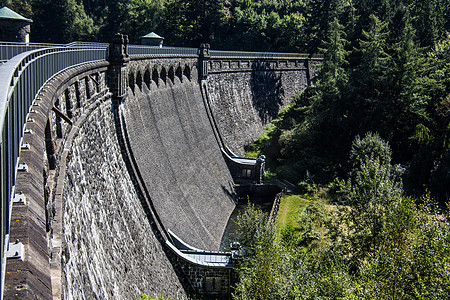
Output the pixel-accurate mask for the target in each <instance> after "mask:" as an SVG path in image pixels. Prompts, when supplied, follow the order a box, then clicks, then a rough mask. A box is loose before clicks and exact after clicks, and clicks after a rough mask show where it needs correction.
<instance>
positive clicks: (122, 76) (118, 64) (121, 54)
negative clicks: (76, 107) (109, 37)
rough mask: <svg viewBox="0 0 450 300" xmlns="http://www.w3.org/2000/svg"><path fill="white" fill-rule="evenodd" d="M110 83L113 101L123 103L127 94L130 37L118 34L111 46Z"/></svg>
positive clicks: (109, 59)
mask: <svg viewBox="0 0 450 300" xmlns="http://www.w3.org/2000/svg"><path fill="white" fill-rule="evenodd" d="M108 61H109V63H110V65H109V67H108V82H109V90H110V91H111V93H112V94H113V101H114V102H115V103H116V104H117V103H121V102H122V101H123V99H124V98H125V96H126V93H127V79H128V76H127V65H128V62H129V61H130V56H129V55H128V36H127V35H123V34H120V33H118V34H116V36H115V37H114V40H113V42H112V43H111V44H109V55H108Z"/></svg>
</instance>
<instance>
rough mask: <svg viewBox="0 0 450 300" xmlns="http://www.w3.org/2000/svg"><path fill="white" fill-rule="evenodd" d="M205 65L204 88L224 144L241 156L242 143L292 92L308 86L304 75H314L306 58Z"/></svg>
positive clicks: (259, 130) (259, 129) (260, 128)
mask: <svg viewBox="0 0 450 300" xmlns="http://www.w3.org/2000/svg"><path fill="white" fill-rule="evenodd" d="M314 64H315V62H313V63H312V65H314ZM209 68H210V71H209V74H208V79H207V83H208V84H207V86H208V88H207V91H208V99H209V101H210V105H211V109H212V111H213V114H214V117H215V119H216V122H217V123H218V125H219V128H220V130H221V134H222V136H223V138H224V140H225V144H226V145H227V146H228V147H229V148H230V149H231V150H232V151H233V152H234V153H235V154H237V155H241V156H242V155H243V154H244V153H245V150H244V149H245V146H247V145H249V144H250V143H252V142H253V141H255V139H256V138H257V137H258V136H259V135H260V134H261V133H262V132H263V130H264V128H265V126H266V125H267V124H268V123H269V122H270V121H271V120H273V119H274V118H275V117H276V116H277V115H278V113H279V112H280V111H281V110H282V109H283V108H284V107H286V105H287V104H288V103H289V102H290V101H291V100H292V98H293V96H294V95H295V94H296V92H297V91H301V90H303V89H304V88H305V87H306V86H307V85H308V81H309V78H308V76H309V75H312V76H313V75H314V74H310V73H313V72H312V71H311V70H308V64H307V62H306V59H298V60H292V61H289V60H283V61H276V60H274V61H271V60H269V61H245V60H243V61H233V60H230V61H227V60H225V61H220V60H214V59H212V60H211V62H210V65H209ZM234 68H235V69H234ZM310 71H311V72H310Z"/></svg>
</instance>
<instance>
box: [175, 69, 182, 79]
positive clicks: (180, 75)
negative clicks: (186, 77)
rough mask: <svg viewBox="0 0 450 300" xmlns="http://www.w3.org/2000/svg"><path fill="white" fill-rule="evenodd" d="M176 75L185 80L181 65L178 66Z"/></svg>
mask: <svg viewBox="0 0 450 300" xmlns="http://www.w3.org/2000/svg"><path fill="white" fill-rule="evenodd" d="M175 75H176V76H177V77H178V78H179V79H180V81H181V82H183V71H182V70H181V67H180V66H178V68H177V71H176V72H175Z"/></svg>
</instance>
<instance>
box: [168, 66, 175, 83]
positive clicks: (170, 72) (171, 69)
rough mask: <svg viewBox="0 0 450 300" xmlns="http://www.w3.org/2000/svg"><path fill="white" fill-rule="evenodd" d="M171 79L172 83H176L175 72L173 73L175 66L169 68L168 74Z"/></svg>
mask: <svg viewBox="0 0 450 300" xmlns="http://www.w3.org/2000/svg"><path fill="white" fill-rule="evenodd" d="M168 77H169V79H170V80H171V81H172V83H174V80H175V72H174V71H173V66H171V67H170V68H169V74H168Z"/></svg>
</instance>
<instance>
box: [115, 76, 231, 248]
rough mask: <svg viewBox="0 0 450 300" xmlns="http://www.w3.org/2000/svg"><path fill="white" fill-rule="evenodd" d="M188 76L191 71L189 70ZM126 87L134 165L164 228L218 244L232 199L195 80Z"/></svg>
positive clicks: (198, 243)
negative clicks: (140, 87) (135, 164)
mask: <svg viewBox="0 0 450 300" xmlns="http://www.w3.org/2000/svg"><path fill="white" fill-rule="evenodd" d="M193 77H194V78H195V77H196V76H193ZM182 79H183V82H180V80H179V78H178V77H175V78H174V83H172V81H171V80H170V79H169V78H167V80H166V82H164V81H162V80H161V79H159V82H158V85H159V86H157V85H156V83H155V82H154V81H151V83H150V89H148V87H147V85H145V84H144V85H142V89H143V90H142V91H141V90H140V89H139V87H138V86H137V85H135V87H134V92H135V93H134V94H133V92H132V90H131V89H130V88H129V89H128V96H127V99H126V100H125V102H124V104H123V107H122V111H123V115H124V116H125V123H126V128H127V135H128V137H129V140H130V144H131V150H132V154H133V155H134V157H135V159H136V162H137V165H138V166H139V171H140V173H141V175H142V177H143V178H144V181H145V185H146V187H147V189H148V191H149V194H150V197H151V199H152V202H153V204H154V206H155V209H156V211H157V213H158V214H159V217H160V219H161V220H162V223H163V224H164V226H165V228H166V229H170V230H172V231H173V232H174V233H175V234H176V235H178V236H179V237H180V238H182V239H183V240H184V241H185V242H187V243H188V244H191V245H193V246H195V247H196V248H200V249H205V250H218V248H219V245H220V240H221V237H222V234H223V231H224V230H225V226H226V224H227V221H228V218H229V216H230V215H231V213H232V211H233V209H234V207H235V202H234V198H233V196H232V195H233V194H234V191H233V188H232V185H233V182H232V178H231V175H230V172H229V171H228V168H227V166H226V164H225V161H224V160H223V158H222V154H221V152H220V149H219V147H218V144H217V142H216V140H215V137H214V134H213V131H212V127H211V124H210V122H209V119H208V116H207V114H206V110H205V106H204V104H203V101H202V95H201V91H200V87H199V84H198V82H197V81H196V80H194V79H192V81H189V80H188V79H187V78H186V77H185V76H183V78H182Z"/></svg>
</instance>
